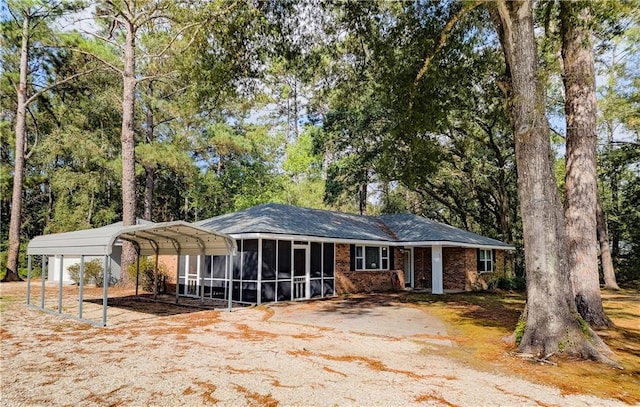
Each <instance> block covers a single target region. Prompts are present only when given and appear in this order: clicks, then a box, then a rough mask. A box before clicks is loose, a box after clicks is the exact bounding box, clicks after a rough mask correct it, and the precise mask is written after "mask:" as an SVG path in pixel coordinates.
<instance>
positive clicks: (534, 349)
mask: <svg viewBox="0 0 640 407" xmlns="http://www.w3.org/2000/svg"><path fill="white" fill-rule="evenodd" d="M489 10H490V13H491V16H492V19H493V21H494V24H495V26H496V29H497V32H498V36H499V38H500V42H501V44H502V48H503V51H504V54H505V60H506V62H507V66H508V68H509V73H510V79H511V88H510V95H509V98H508V99H509V102H510V110H511V116H512V125H513V131H514V136H515V147H516V162H517V173H518V198H519V202H520V211H521V213H522V226H523V236H524V250H525V264H526V270H527V306H526V312H525V314H524V315H523V318H524V319H525V321H526V322H525V328H524V332H523V333H522V339H521V341H520V344H519V346H518V350H519V351H520V352H523V353H530V354H534V355H538V356H543V357H544V356H546V355H548V354H551V353H554V352H563V353H565V354H568V355H572V356H577V357H582V358H593V359H599V360H603V361H609V359H607V358H606V357H605V356H604V355H603V354H602V353H601V352H600V351H599V350H598V349H596V348H595V347H594V345H592V343H591V342H590V341H589V340H587V338H586V336H585V334H583V332H582V326H581V324H580V322H579V315H578V313H577V310H576V305H575V301H574V298H573V293H572V291H571V283H570V278H569V272H568V268H567V263H566V256H565V255H566V232H565V222H564V216H563V213H562V206H561V204H560V197H559V196H558V191H557V187H556V184H555V178H554V176H553V171H552V163H551V144H550V137H549V136H550V134H549V125H548V123H547V119H546V116H545V101H544V93H543V88H542V86H541V84H540V82H539V80H538V68H537V67H538V57H537V46H536V41H535V37H534V29H533V11H532V4H531V2H530V1H509V2H507V1H506V0H500V1H497V2H495V3H492V4H490V5H489ZM592 335H593V336H592V338H594V339H595V340H596V341H598V344H599V345H601V346H603V347H604V348H603V349H606V345H604V343H603V342H602V341H601V340H599V338H598V337H597V335H596V334H595V333H593V332H592Z"/></svg>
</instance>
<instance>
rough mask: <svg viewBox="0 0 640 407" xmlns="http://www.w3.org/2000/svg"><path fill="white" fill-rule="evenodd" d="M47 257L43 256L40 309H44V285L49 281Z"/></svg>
mask: <svg viewBox="0 0 640 407" xmlns="http://www.w3.org/2000/svg"><path fill="white" fill-rule="evenodd" d="M46 267H47V257H46V256H45V255H44V254H43V255H42V295H41V296H40V308H42V309H44V283H45V281H46V280H47V269H46Z"/></svg>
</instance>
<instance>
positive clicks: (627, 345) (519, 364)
mask: <svg viewBox="0 0 640 407" xmlns="http://www.w3.org/2000/svg"><path fill="white" fill-rule="evenodd" d="M602 296H603V305H604V308H605V312H606V313H607V315H608V316H609V317H610V318H611V319H612V321H613V322H614V324H615V327H613V328H611V329H606V330H599V331H597V333H598V335H599V336H600V337H601V338H602V339H603V340H604V341H605V342H606V343H607V344H608V345H609V347H610V348H611V350H612V351H613V352H614V353H615V354H616V360H617V361H618V362H619V363H620V364H622V366H623V367H624V370H618V369H612V368H610V367H608V366H605V365H603V364H600V363H596V362H592V361H576V360H570V359H566V358H563V359H554V360H556V361H557V362H558V366H555V367H554V366H548V365H538V364H532V363H531V362H528V361H524V360H520V359H518V358H514V357H512V356H510V353H511V352H513V351H515V347H514V344H513V343H506V342H504V341H503V338H504V337H506V336H508V335H511V334H513V333H514V330H515V333H516V335H515V336H516V337H517V333H518V331H520V330H522V331H524V329H523V328H524V326H523V324H522V323H521V322H519V317H520V314H521V312H522V309H523V308H524V296H523V295H520V294H514V293H502V294H494V293H463V294H448V295H442V296H435V295H428V294H415V293H411V294H407V296H406V299H405V300H406V301H409V302H411V303H413V304H415V305H417V306H420V307H422V308H424V309H425V310H426V311H428V312H430V313H433V314H434V315H436V316H437V317H439V318H440V319H441V320H443V321H444V322H446V323H447V325H448V327H447V328H448V330H449V334H450V335H455V336H460V337H464V338H470V339H472V340H468V341H456V344H457V346H455V347H453V348H449V349H443V350H442V351H443V352H444V353H446V354H447V355H448V356H449V357H452V358H454V359H457V360H459V361H462V362H464V363H465V364H467V365H469V366H471V367H473V368H475V369H478V370H483V371H492V372H493V371H500V372H502V373H503V374H505V375H516V376H519V377H521V378H523V379H526V380H531V381H534V382H539V383H544V384H547V385H551V386H555V387H558V388H560V389H561V391H562V392H563V393H575V394H585V393H586V394H592V395H594V396H598V397H603V398H613V399H617V400H620V401H623V402H626V403H629V404H637V403H640V295H639V293H638V292H637V291H632V290H622V291H615V292H609V291H603V293H602ZM587 328H588V325H586V324H584V325H583V331H584V330H585V329H587ZM561 346H562V344H561Z"/></svg>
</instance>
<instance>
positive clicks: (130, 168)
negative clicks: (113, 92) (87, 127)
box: [120, 21, 137, 283]
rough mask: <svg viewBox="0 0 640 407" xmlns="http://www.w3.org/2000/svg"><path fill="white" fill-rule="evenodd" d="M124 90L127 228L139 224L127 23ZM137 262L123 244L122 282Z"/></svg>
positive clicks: (131, 44) (131, 32) (129, 26)
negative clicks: (130, 266) (129, 268)
mask: <svg viewBox="0 0 640 407" xmlns="http://www.w3.org/2000/svg"><path fill="white" fill-rule="evenodd" d="M122 77H123V88H122V134H121V137H120V142H121V147H122V223H123V225H124V226H131V225H135V224H136V171H135V132H134V123H135V122H134V113H135V91H136V84H137V83H136V82H137V80H136V77H135V26H134V25H133V23H132V22H130V21H127V22H126V38H125V44H124V71H123V75H122ZM135 260H136V253H135V248H134V247H133V245H132V244H131V243H130V242H127V241H124V242H123V244H122V270H123V272H122V273H121V274H122V275H121V279H122V282H123V283H128V275H127V269H128V267H129V265H131V264H133V263H134V262H135Z"/></svg>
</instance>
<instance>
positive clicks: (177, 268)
mask: <svg viewBox="0 0 640 407" xmlns="http://www.w3.org/2000/svg"><path fill="white" fill-rule="evenodd" d="M185 284H186V278H185ZM179 294H180V252H179V251H178V254H177V255H176V304H177V303H178V301H179V299H178V297H179Z"/></svg>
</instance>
